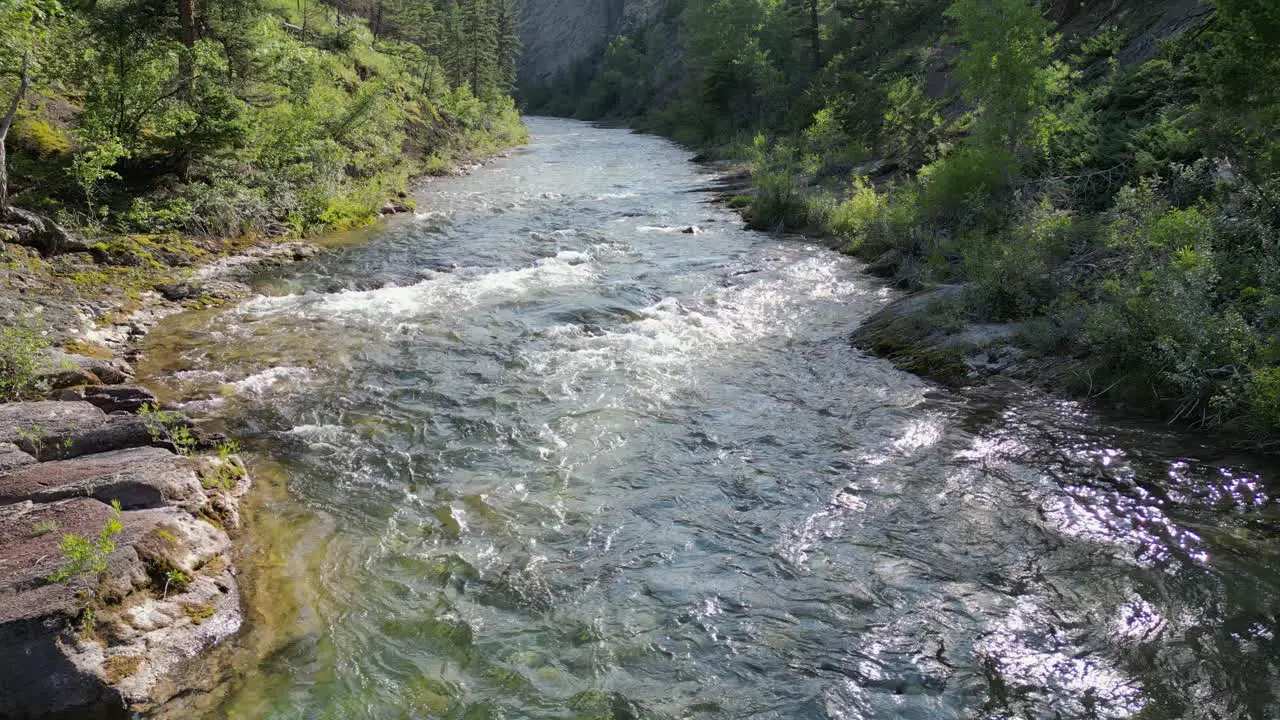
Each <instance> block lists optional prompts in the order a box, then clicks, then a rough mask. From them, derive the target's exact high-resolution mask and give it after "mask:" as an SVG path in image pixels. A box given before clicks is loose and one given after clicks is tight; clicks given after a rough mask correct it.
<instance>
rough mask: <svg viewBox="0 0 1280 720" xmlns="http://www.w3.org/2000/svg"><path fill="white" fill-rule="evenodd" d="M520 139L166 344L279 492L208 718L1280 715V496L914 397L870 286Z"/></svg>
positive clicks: (160, 376) (647, 141) (191, 384)
mask: <svg viewBox="0 0 1280 720" xmlns="http://www.w3.org/2000/svg"><path fill="white" fill-rule="evenodd" d="M529 125H530V129H531V131H532V136H533V137H532V140H531V142H530V144H529V146H528V147H527V148H523V149H520V150H519V151H516V152H514V153H512V154H511V155H510V156H509V157H507V158H504V159H501V160H498V161H496V162H494V163H492V164H489V165H487V166H485V167H484V168H482V169H479V170H477V171H476V172H474V173H473V174H471V175H469V176H465V177H458V178H448V179H441V180H439V181H437V182H435V183H433V184H432V186H431V188H430V189H429V190H428V191H427V192H426V193H425V194H424V195H423V200H422V207H420V209H419V210H418V212H417V213H416V214H415V215H414V216H413V217H412V218H407V219H402V220H398V221H395V222H392V223H390V224H389V225H387V226H385V227H382V228H379V229H376V230H374V231H372V232H369V233H366V234H365V235H364V236H361V237H359V238H357V239H358V240H359V241H358V242H357V241H355V240H352V241H349V242H345V243H338V244H337V246H336V247H334V248H332V249H331V251H330V252H328V253H326V254H325V255H323V256H321V257H320V258H317V259H315V260H312V261H308V262H305V263H302V264H299V265H296V266H293V267H290V268H288V269H285V270H276V271H273V272H271V273H270V274H268V275H265V276H264V277H263V278H261V281H260V283H259V289H260V291H261V293H262V294H261V295H259V296H256V297H254V298H252V299H250V300H248V301H245V302H242V303H239V304H236V305H234V306H230V307H225V308H220V309H216V310H208V311H201V312H193V313H188V314H185V315H182V316H177V317H174V318H171V319H169V320H168V321H167V322H166V323H165V324H164V325H163V326H161V327H160V328H158V329H157V330H156V331H154V332H153V333H152V334H151V335H150V336H149V339H148V341H147V342H148V348H147V349H148V351H149V352H148V357H149V360H148V361H147V362H146V363H145V368H144V369H145V372H146V373H147V374H148V375H149V382H151V383H152V384H154V385H158V386H160V387H161V388H162V391H163V393H164V394H165V396H167V397H168V398H170V399H174V400H184V401H187V402H185V405H184V406H185V408H186V409H187V410H188V412H190V413H192V414H193V415H195V416H198V417H203V418H206V419H208V420H209V421H211V422H212V423H214V424H216V425H219V426H222V427H225V428H227V429H228V431H229V432H231V433H232V434H234V435H236V436H238V437H241V438H243V439H244V442H245V443H246V444H247V445H248V446H249V448H250V449H251V450H252V451H253V453H254V455H255V457H256V458H257V460H256V461H255V475H257V476H258V482H259V485H260V488H259V489H258V490H256V491H255V497H256V498H258V499H257V500H256V503H257V507H258V509H257V511H256V512H255V517H256V518H257V519H256V521H255V522H254V523H253V527H252V528H251V530H250V533H249V537H248V538H247V539H246V540H245V542H246V548H247V549H246V563H248V564H250V565H253V566H254V567H255V569H254V570H253V571H252V572H251V573H249V574H250V575H253V576H254V577H256V578H257V580H256V581H255V584H254V585H253V586H252V587H251V591H250V592H249V596H250V607H251V613H250V619H249V630H248V632H247V633H246V634H245V637H246V638H254V639H255V642H249V641H248V640H247V639H242V640H241V641H240V642H241V643H242V644H243V645H244V646H245V649H243V651H240V652H239V658H240V659H239V660H238V661H237V662H238V663H239V665H238V667H237V671H236V678H235V679H234V680H233V681H232V682H230V683H229V684H228V685H227V686H226V687H225V688H224V689H223V691H222V693H221V694H220V695H218V697H217V703H216V705H215V706H214V707H213V708H211V709H209V710H208V713H207V714H208V716H209V717H231V718H465V719H467V720H478V719H481V718H584V719H585V718H637V719H638V718H672V719H674V718H733V719H736V718H831V719H840V720H853V719H855V718H903V719H914V718H919V719H922V720H923V719H926V718H928V719H930V720H936V719H939V718H983V719H990V720H996V719H998V718H999V719H1004V718H1010V719H1012V718H1036V719H1041V718H1043V719H1050V718H1061V719H1069V718H1141V719H1142V720H1154V719H1157V718H1170V719H1172V718H1275V717H1280V701H1278V700H1277V697H1278V692H1280V691H1278V688H1280V652H1278V650H1280V648H1278V647H1277V641H1276V623H1277V612H1280V587H1278V586H1280V562H1277V551H1278V550H1280V531H1278V528H1280V522H1278V521H1280V505H1278V504H1277V502H1276V500H1275V498H1274V495H1275V493H1276V484H1277V478H1276V475H1275V472H1274V470H1275V468H1274V466H1273V465H1268V464H1267V463H1266V462H1264V461H1262V460H1259V459H1257V458H1250V457H1248V456H1241V457H1232V456H1230V455H1229V454H1227V453H1224V452H1222V451H1219V450H1215V449H1213V448H1212V447H1211V446H1208V445H1204V444H1201V443H1200V442H1199V441H1197V440H1195V439H1191V438H1187V437H1185V436H1180V435H1177V434H1175V433H1173V432H1171V431H1169V430H1167V429H1165V428H1162V427H1159V426H1157V427H1148V426H1143V425H1138V424H1134V423H1126V422H1115V421H1110V420H1108V419H1107V418H1105V417H1100V416H1098V415H1097V414H1095V413H1093V412H1091V411H1090V410H1088V409H1087V408H1086V407H1085V406H1082V405H1080V404H1077V403H1074V402H1068V401H1064V400H1060V399H1055V398H1051V397H1047V396H1045V395H1043V394H1040V393H1036V392H1033V391H1030V390H1026V389H1021V388H1018V387H1016V386H1007V387H1000V388H998V389H994V390H993V389H988V390H983V391H974V392H970V393H953V392H950V391H944V390H942V389H939V388H936V387H933V386H931V385H930V384H929V383H927V382H925V381H922V380H920V379H918V378H916V377H914V376H911V375H908V374H904V373H902V372H899V371H897V370H895V369H894V368H893V367H892V366H891V365H889V364H888V363H887V362H885V361H883V360H880V359H877V358H874V357H869V356H868V355H866V354H864V353H863V352H861V351H859V350H857V349H855V348H854V347H852V346H851V344H850V342H849V336H850V334H851V332H852V331H853V330H854V329H855V328H856V327H857V326H858V324H859V322H860V321H861V320H863V319H864V318H866V317H867V316H868V315H869V314H870V313H872V312H874V311H875V310H876V309H878V308H880V307H882V306H883V305H884V304H885V303H887V302H889V301H890V300H891V299H893V294H892V293H891V292H890V291H888V290H886V289H885V288H884V287H883V286H882V284H880V283H878V282H877V281H875V280H873V279H871V278H869V277H867V276H866V275H864V274H862V273H861V272H860V270H859V265H858V264H857V263H856V262H854V261H853V260H851V259H849V258H846V257H843V256H841V255H838V254H836V253H833V252H831V251H829V250H827V249H825V248H823V247H819V246H816V245H814V244H812V243H809V242H805V241H803V240H800V239H797V238H784V237H777V236H771V235H767V234H761V233H755V232H750V231H746V230H744V229H742V222H741V220H740V219H739V218H738V217H737V216H736V215H735V214H734V213H732V212H731V211H729V210H728V209H726V208H724V207H722V206H720V205H717V204H716V203H714V202H713V193H712V192H711V191H710V186H712V185H713V184H714V182H715V181H716V179H717V178H716V177H715V175H714V173H713V172H712V171H710V170H708V169H707V168H705V167H702V166H699V165H696V164H693V163H691V162H690V161H689V153H687V152H685V151H683V150H681V149H679V148H678V147H676V146H674V145H672V144H670V143H667V142H665V141H663V140H661V139H658V138H654V137H649V136H644V135H637V134H632V133H629V132H626V131H622V130H609V129H598V128H593V127H591V126H588V125H585V124H581V123H576V122H572V121H567V120H552V119H541V118H532V119H530V120H529ZM688 228H696V231H695V232H693V233H686V232H682V230H684V229H688ZM255 588H256V589H255ZM250 646H252V648H250Z"/></svg>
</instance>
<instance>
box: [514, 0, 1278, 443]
mask: <svg viewBox="0 0 1280 720" xmlns="http://www.w3.org/2000/svg"><path fill="white" fill-rule="evenodd" d="M1121 5H1122V7H1120V8H1119V9H1115V8H1113V10H1115V12H1109V13H1108V14H1107V19H1106V20H1105V21H1098V24H1097V26H1089V24H1088V20H1087V18H1089V16H1090V12H1091V10H1090V9H1089V7H1091V6H1088V4H1086V6H1087V7H1086V6H1082V7H1081V8H1079V9H1076V8H1067V7H1066V4H1064V3H1061V2H1054V3H1037V2H1031V0H853V1H852V2H847V3H823V2H800V1H797V2H789V3H783V2H779V1H777V0H674V2H673V3H671V4H670V5H669V6H668V7H669V10H670V11H669V12H668V13H666V14H664V15H662V16H661V17H659V18H658V19H656V20H655V21H654V23H653V24H652V26H650V27H647V28H646V27H629V28H627V33H626V36H625V37H624V38H621V39H619V40H618V41H616V42H615V43H614V44H613V45H612V46H611V47H610V48H609V50H608V51H606V52H605V53H604V54H603V55H602V56H601V57H600V58H598V59H588V60H586V61H583V62H582V63H579V64H578V65H575V66H574V67H573V68H571V69H569V70H568V71H566V72H565V73H563V74H562V75H561V76H560V77H558V78H556V79H554V80H553V81H552V82H550V83H549V84H547V85H546V86H543V87H535V88H525V89H524V93H525V97H526V98H527V99H528V100H529V103H530V105H531V106H532V107H534V108H536V109H546V110H551V111H553V112H567V113H568V114H576V115H578V116H583V117H612V118H620V119H628V120H630V121H631V122H633V123H634V124H635V125H637V126H638V127H641V128H644V129H649V130H654V131H657V132H661V133H664V134H667V135H669V136H671V137H673V138H675V139H677V140H679V141H681V142H685V143H689V144H693V145H697V146H699V147H700V148H701V149H702V150H704V151H705V152H706V154H707V155H709V156H712V157H726V158H730V159H735V160H739V161H743V162H745V164H746V165H747V167H748V169H749V171H750V173H751V178H752V188H751V190H750V192H749V194H744V195H741V196H739V197H736V198H734V200H733V203H732V204H733V205H734V206H735V207H740V208H742V210H743V213H744V215H745V217H746V219H747V221H748V223H749V224H750V225H751V226H752V227H755V228H758V229H762V230H807V231H810V232H815V233H817V234H823V235H829V236H831V237H832V238H833V242H834V244H836V245H837V246H839V247H841V248H843V249H844V250H845V251H847V252H851V253H855V254H857V255H859V256H861V257H863V258H865V259H867V260H868V261H871V265H870V269H871V270H872V271H874V272H877V273H881V274H884V275H886V276H890V277H892V278H893V279H894V281H895V282H897V283H899V284H901V285H904V286H907V287H911V288H921V287H927V286H929V285H930V284H933V283H939V282H945V283H959V284H963V285H964V286H965V288H966V290H965V292H964V293H963V295H962V307H961V308H960V310H959V311H958V312H960V313H961V314H962V315H963V317H964V319H965V320H968V321H977V322H1008V323H1018V324H1020V325H1021V326H1022V333H1021V335H1020V337H1022V338H1023V339H1024V342H1025V343H1026V344H1028V345H1029V346H1030V348H1031V349H1032V350H1033V351H1034V352H1039V353H1043V354H1050V355H1055V356H1059V357H1061V358H1067V359H1069V361H1068V362H1069V367H1070V368H1071V370H1070V372H1068V373H1067V377H1066V378H1064V379H1063V380H1062V382H1063V383H1065V384H1069V385H1070V386H1071V387H1072V388H1074V389H1075V390H1077V391H1079V392H1080V393H1081V394H1084V395H1088V396H1090V397H1094V398H1100V399H1107V400H1110V401H1112V402H1116V403H1119V404H1123V405H1125V406H1127V407H1130V408H1133V409H1137V410H1139V411H1142V412H1149V413H1152V414H1155V415H1158V416H1160V417H1163V418H1165V419H1168V420H1174V421H1177V422H1181V423H1185V424H1191V425H1196V426H1201V427H1207V428H1218V429H1222V430H1225V431H1229V432H1232V433H1234V434H1235V435H1237V436H1238V437H1239V438H1240V439H1241V440H1242V441H1243V442H1246V443H1250V444H1253V445H1256V446H1264V447H1269V448H1271V449H1277V448H1278V447H1280V446H1277V444H1276V440H1275V438H1276V437H1277V436H1278V435H1280V214H1278V213H1277V211H1276V207H1278V206H1280V201H1278V198H1280V134H1277V133H1276V132H1275V128H1276V127H1277V126H1278V125H1280V85H1277V84H1276V83H1275V82H1274V78H1275V77H1276V76H1277V74H1280V5H1278V4H1277V3H1274V2H1270V1H1269V0H1217V2H1216V3H1215V5H1216V13H1215V15H1214V16H1213V18H1212V20H1211V21H1209V24H1208V25H1207V26H1205V27H1203V29H1201V28H1199V27H1198V26H1197V25H1196V24H1195V23H1194V22H1192V23H1188V24H1187V27H1188V29H1189V31H1188V32H1184V33H1182V34H1179V35H1174V36H1172V37H1169V38H1166V39H1165V40H1164V41H1162V42H1161V44H1160V45H1159V46H1158V47H1157V48H1155V49H1154V50H1149V49H1148V48H1149V46H1148V45H1144V44H1143V43H1142V42H1141V41H1139V40H1138V39H1140V38H1142V37H1144V36H1149V34H1150V32H1151V30H1152V27H1153V26H1152V24H1151V23H1154V22H1157V21H1156V20H1155V18H1156V15H1154V14H1152V13H1151V12H1148V10H1149V9H1148V8H1146V7H1145V6H1143V5H1142V4H1140V3H1136V2H1129V1H1128V0H1126V1H1125V2H1122V3H1121ZM1054 17H1068V18H1073V17H1074V18H1076V20H1074V21H1072V22H1071V23H1069V24H1066V25H1063V26H1056V25H1055V23H1054V22H1053V20H1051V19H1050V18H1054ZM1161 17H1163V16H1161ZM1080 18H1085V19H1086V20H1085V21H1083V22H1082V21H1080ZM1160 22H1164V20H1160ZM815 30H816V31H815ZM1062 33H1066V35H1065V36H1064V35H1062ZM673 58H684V59H687V61H685V62H684V66H683V67H682V66H681V65H680V61H679V60H673ZM743 138H749V139H751V140H747V141H746V142H744V141H743ZM893 353H894V354H895V355H896V356H898V357H899V360H900V362H901V363H905V364H910V365H911V366H912V367H914V368H916V369H920V370H923V371H929V368H930V367H931V366H932V365H934V364H937V366H938V367H939V368H943V367H945V366H949V363H947V362H943V361H944V360H945V358H924V359H923V360H922V359H921V358H920V357H919V356H917V355H910V357H908V356H907V355H904V354H902V353H901V352H898V351H897V350H894V351H893ZM935 360H936V361H937V363H934V361H935ZM1064 364H1066V363H1064ZM937 372H943V370H938V371H937Z"/></svg>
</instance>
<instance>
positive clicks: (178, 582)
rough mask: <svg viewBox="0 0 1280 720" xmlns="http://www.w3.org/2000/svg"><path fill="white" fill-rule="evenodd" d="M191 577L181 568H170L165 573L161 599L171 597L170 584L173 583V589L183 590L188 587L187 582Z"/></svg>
mask: <svg viewBox="0 0 1280 720" xmlns="http://www.w3.org/2000/svg"><path fill="white" fill-rule="evenodd" d="M190 582H191V579H190V578H188V577H187V576H186V573H183V572H182V571H181V570H170V571H168V572H166V573H165V574H164V591H163V592H162V593H161V599H164V600H167V599H168V598H169V586H170V585H173V589H174V590H177V591H178V592H182V591H184V590H186V589H187V584H188V583H190Z"/></svg>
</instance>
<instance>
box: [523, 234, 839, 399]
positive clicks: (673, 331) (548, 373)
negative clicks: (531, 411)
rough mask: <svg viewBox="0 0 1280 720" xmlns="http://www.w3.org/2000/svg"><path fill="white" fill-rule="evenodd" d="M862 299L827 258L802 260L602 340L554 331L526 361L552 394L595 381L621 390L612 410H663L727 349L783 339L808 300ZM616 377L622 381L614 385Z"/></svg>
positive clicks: (671, 306) (646, 315) (642, 317)
mask: <svg viewBox="0 0 1280 720" xmlns="http://www.w3.org/2000/svg"><path fill="white" fill-rule="evenodd" d="M860 292H863V289H862V288H860V287H859V286H858V285H857V284H856V283H855V282H854V281H853V279H852V278H851V277H848V276H847V273H846V272H842V271H841V270H840V268H839V267H838V266H836V265H834V264H833V263H832V262H831V261H830V260H829V259H824V258H806V259H802V260H799V261H797V262H794V263H792V264H790V265H786V266H782V267H781V268H775V272H774V273H773V277H772V278H771V279H766V280H761V281H757V282H752V283H749V284H742V285H733V286H730V287H721V286H714V287H711V288H708V289H707V290H706V291H704V292H703V294H702V295H701V296H699V297H697V298H694V299H692V300H690V301H687V302H685V301H681V300H677V299H676V298H671V297H668V298H664V299H662V300H660V301H658V302H656V303H654V304H652V305H650V306H648V307H646V308H643V309H641V310H639V311H638V313H637V314H638V315H639V317H638V318H637V319H635V320H632V321H631V322H627V323H623V324H621V325H619V326H618V327H616V328H612V329H610V330H609V331H607V332H604V333H599V334H592V333H587V332H585V331H584V330H583V329H582V328H580V327H578V326H577V325H564V326H560V327H557V328H553V329H552V330H550V331H549V332H548V334H549V335H551V336H552V337H553V338H555V340H556V342H555V343H554V345H555V346H554V347H553V348H551V349H548V350H535V351H530V352H528V353H526V355H525V356H524V359H525V361H526V363H527V366H528V368H529V370H530V371H531V372H532V373H534V374H536V375H539V376H541V377H542V378H543V383H544V385H545V386H547V387H548V388H549V391H551V392H555V391H556V390H559V392H560V393H561V394H568V395H573V394H578V393H579V392H581V391H582V390H583V389H584V388H583V383H584V382H585V381H586V379H587V378H588V377H589V376H592V375H597V376H600V377H601V378H603V380H604V381H605V382H608V383H610V384H611V385H616V386H620V387H622V388H625V389H624V391H623V395H622V396H621V397H617V398H616V400H617V403H616V404H617V405H618V406H626V405H628V404H629V403H631V402H632V401H635V400H639V401H641V403H644V404H648V403H654V402H656V403H662V402H665V401H667V400H668V399H670V398H671V397H673V396H674V395H676V394H678V393H680V392H682V391H683V390H684V389H686V388H687V387H688V386H689V385H690V384H691V383H692V382H695V381H696V379H695V372H694V371H695V370H696V369H697V368H699V367H700V366H703V365H705V364H707V363H709V362H714V358H715V357H716V356H717V354H719V353H720V352H722V351H724V350H725V349H726V348H728V347H730V346H734V345H741V344H745V343H751V342H755V341H759V340H761V339H763V338H766V337H770V336H777V337H789V336H790V335H791V333H792V331H793V325H794V323H795V322H796V321H798V320H800V319H801V318H802V317H803V316H804V315H806V314H808V313H810V312H813V311H814V309H815V304H814V303H813V299H814V298H818V299H823V300H841V299H844V298H847V297H849V296H851V295H854V294H857V293H860ZM618 372H621V373H622V374H624V376H625V377H626V379H627V382H625V383H617V382H616V377H615V374H616V373H618Z"/></svg>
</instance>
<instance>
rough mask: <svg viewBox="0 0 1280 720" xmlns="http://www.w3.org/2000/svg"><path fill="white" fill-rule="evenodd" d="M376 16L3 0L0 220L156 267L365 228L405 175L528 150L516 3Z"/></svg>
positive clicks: (143, 0) (202, 3)
mask: <svg viewBox="0 0 1280 720" xmlns="http://www.w3.org/2000/svg"><path fill="white" fill-rule="evenodd" d="M384 6H385V7H384ZM369 10H370V8H368V7H363V6H360V7H357V6H352V5H350V4H341V3H338V4H325V3H320V2H316V1H315V0H66V1H65V2H62V3H59V2H58V1H57V0H0V104H3V105H4V106H5V107H0V113H3V112H4V110H5V109H7V106H8V104H9V100H10V98H13V97H15V95H16V94H17V91H18V90H19V87H20V84H21V83H23V82H24V77H25V78H26V81H27V82H28V84H29V89H28V90H27V91H26V92H25V94H22V96H21V101H20V102H18V103H17V105H16V106H15V107H16V112H15V113H14V121H13V123H12V129H11V131H10V132H9V134H8V138H7V149H8V169H9V181H10V182H9V190H10V193H9V201H10V202H11V203H12V205H13V206H15V207H19V208H22V209H24V210H28V211H34V212H37V213H41V214H43V215H45V216H48V217H50V218H52V219H54V220H56V221H57V222H58V223H60V224H62V225H64V226H67V227H71V228H75V229H77V230H78V231H80V232H81V233H84V234H88V235H90V236H91V239H92V238H93V236H100V237H101V238H102V242H101V243H99V245H100V246H101V247H102V248H103V252H102V253H100V255H106V256H110V255H111V254H112V253H110V252H108V251H109V250H110V248H112V247H115V246H119V245H121V244H122V243H123V244H126V245H128V246H129V247H131V248H133V250H134V251H136V252H131V253H130V254H131V256H132V257H134V258H135V259H136V258H138V257H143V256H145V257H144V259H147V258H150V259H154V257H155V256H157V253H156V252H146V253H144V252H143V251H147V250H151V251H154V250H156V249H157V246H158V247H159V249H161V250H164V249H170V250H173V249H177V248H179V247H181V242H180V241H179V240H177V239H176V238H178V237H180V236H188V237H190V236H205V237H215V238H243V237H246V236H248V237H256V236H301V235H307V234H311V233H315V232H318V231H321V230H326V229H341V228H348V227H353V226H357V225H361V224H364V223H367V222H369V221H371V220H373V219H374V218H375V217H377V215H378V212H379V210H380V209H381V208H382V207H383V205H384V203H385V202H386V200H387V199H388V198H389V197H394V196H396V195H397V194H398V193H400V192H402V191H403V190H404V189H405V188H406V186H407V183H408V181H409V180H410V178H412V177H414V176H415V175H420V174H423V173H432V172H444V171H446V170H447V169H449V168H450V167H451V165H452V164H453V163H454V162H455V161H457V160H459V159H465V158H468V157H471V156H475V155H478V154H483V153H487V152H491V151H493V150H495V149H498V148H502V147H506V146H509V145H511V144H514V143H519V142H522V141H523V140H524V138H525V131H524V128H523V126H522V125H521V123H520V121H519V117H518V114H517V113H516V111H515V107H514V104H513V102H512V101H511V99H510V97H509V90H510V87H511V82H512V78H513V77H514V63H515V58H516V54H517V52H518V43H515V42H513V40H512V39H513V38H514V33H515V20H514V15H513V14H512V12H511V8H510V3H509V0H437V2H435V3H431V2H415V3H409V2H399V3H395V2H391V1H390V0H389V1H388V2H386V3H378V4H377V10H378V12H377V15H376V16H374V15H371V14H370V12H369ZM0 214H2V213H0ZM139 234H140V235H142V236H145V237H144V238H142V241H141V242H138V241H135V240H128V241H123V240H115V239H112V238H118V237H121V236H134V235H139ZM157 236H158V237H157Z"/></svg>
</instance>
